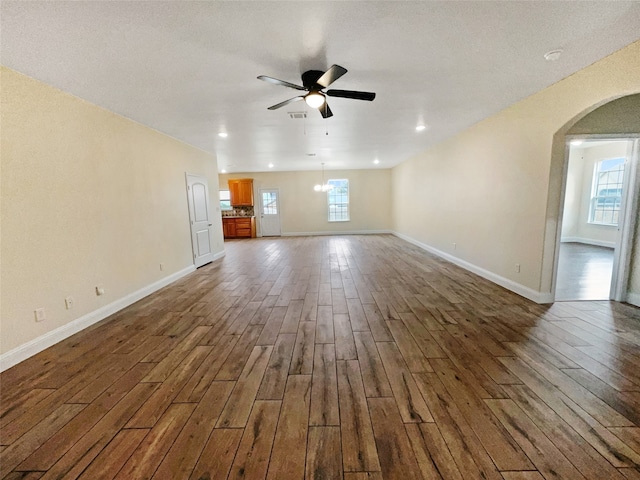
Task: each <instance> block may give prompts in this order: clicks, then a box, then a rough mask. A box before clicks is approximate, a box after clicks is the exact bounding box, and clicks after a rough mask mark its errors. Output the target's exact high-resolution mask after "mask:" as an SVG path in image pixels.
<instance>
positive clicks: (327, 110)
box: [318, 102, 333, 118]
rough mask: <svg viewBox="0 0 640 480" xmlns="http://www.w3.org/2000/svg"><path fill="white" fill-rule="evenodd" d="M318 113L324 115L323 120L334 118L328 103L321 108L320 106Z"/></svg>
mask: <svg viewBox="0 0 640 480" xmlns="http://www.w3.org/2000/svg"><path fill="white" fill-rule="evenodd" d="M318 111H319V112H320V113H321V114H322V118H329V117H333V112H332V111H331V109H330V108H329V104H328V103H327V102H324V103H323V104H322V105H321V106H319V107H318Z"/></svg>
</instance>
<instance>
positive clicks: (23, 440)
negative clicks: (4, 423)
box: [0, 404, 86, 473]
mask: <svg viewBox="0 0 640 480" xmlns="http://www.w3.org/2000/svg"><path fill="white" fill-rule="evenodd" d="M85 407H86V405H82V404H72V405H66V404H64V405H61V406H60V407H58V408H57V409H56V410H55V411H53V412H51V414H49V415H48V416H47V417H46V418H45V419H44V420H43V421H42V422H40V423H38V425H37V426H36V427H35V428H32V429H31V430H29V431H28V432H27V433H26V434H24V435H23V436H22V437H20V438H19V439H18V440H17V441H15V442H13V443H12V444H11V445H9V446H7V447H6V448H5V449H3V450H2V452H0V465H2V471H4V472H5V473H6V472H10V471H11V470H12V469H14V468H15V467H16V466H17V465H18V464H20V462H22V461H23V460H24V459H25V458H27V457H28V456H29V455H30V454H31V453H33V451H35V450H36V449H37V448H38V447H40V446H41V445H42V444H43V443H44V442H45V441H46V440H48V439H49V438H50V437H51V436H52V435H53V434H54V433H55V432H56V431H58V430H59V429H60V428H62V427H63V426H64V425H66V424H67V423H68V422H69V421H70V420H71V419H72V418H73V417H75V416H76V415H78V413H80V412H81V411H82V410H83V409H84V408H85Z"/></svg>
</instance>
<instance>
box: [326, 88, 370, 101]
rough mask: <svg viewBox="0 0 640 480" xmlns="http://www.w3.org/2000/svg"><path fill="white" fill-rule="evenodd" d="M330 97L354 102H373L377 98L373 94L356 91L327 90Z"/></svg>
mask: <svg viewBox="0 0 640 480" xmlns="http://www.w3.org/2000/svg"><path fill="white" fill-rule="evenodd" d="M325 93H326V94H327V95H328V96H330V97H342V98H353V99H354V100H367V101H369V102H370V101H372V100H373V99H374V98H376V94H375V93H373V92H358V91H355V90H327V91H326V92H325Z"/></svg>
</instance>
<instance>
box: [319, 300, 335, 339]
mask: <svg viewBox="0 0 640 480" xmlns="http://www.w3.org/2000/svg"><path fill="white" fill-rule="evenodd" d="M316 318H317V320H316V343H334V342H335V337H334V334H333V308H332V307H331V306H328V305H320V306H318V314H317V317H316Z"/></svg>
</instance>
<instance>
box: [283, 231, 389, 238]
mask: <svg viewBox="0 0 640 480" xmlns="http://www.w3.org/2000/svg"><path fill="white" fill-rule="evenodd" d="M385 233H393V232H392V231H391V230H346V231H344V232H338V231H332V230H327V231H321V232H282V236H283V237H312V236H314V235H382V234H385Z"/></svg>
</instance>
